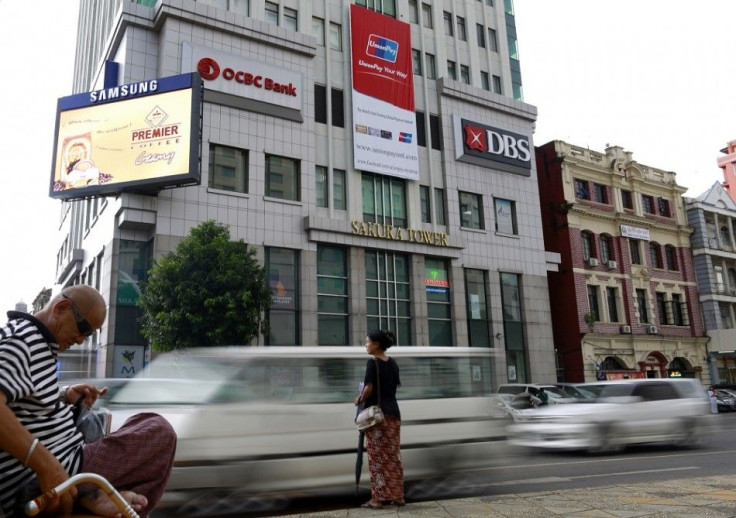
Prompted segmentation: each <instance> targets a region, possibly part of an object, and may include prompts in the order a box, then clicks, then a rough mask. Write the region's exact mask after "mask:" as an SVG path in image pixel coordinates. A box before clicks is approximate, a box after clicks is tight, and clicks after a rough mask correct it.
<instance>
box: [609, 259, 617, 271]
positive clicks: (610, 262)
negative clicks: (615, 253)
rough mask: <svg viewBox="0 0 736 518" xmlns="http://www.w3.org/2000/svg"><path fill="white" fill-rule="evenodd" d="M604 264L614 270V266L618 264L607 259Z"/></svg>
mask: <svg viewBox="0 0 736 518" xmlns="http://www.w3.org/2000/svg"><path fill="white" fill-rule="evenodd" d="M606 265H607V266H608V267H609V268H610V269H611V270H614V269H615V268H616V267H617V266H618V264H616V261H608V262H607V263H606Z"/></svg>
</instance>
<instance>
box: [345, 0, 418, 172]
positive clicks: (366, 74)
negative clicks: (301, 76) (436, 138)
mask: <svg viewBox="0 0 736 518" xmlns="http://www.w3.org/2000/svg"><path fill="white" fill-rule="evenodd" d="M350 42H351V59H352V82H353V90H352V93H353V154H354V166H355V168H356V169H357V170H359V171H372V172H376V173H380V174H386V175H391V176H398V177H400V178H406V179H409V180H418V179H419V161H418V148H417V122H416V113H415V111H414V75H413V70H412V55H411V32H410V30H409V24H408V23H404V22H400V21H398V20H396V19H394V18H391V17H390V16H385V15H383V14H380V13H377V12H374V11H371V10H370V9H366V8H364V7H361V6H358V5H355V4H352V5H351V6H350Z"/></svg>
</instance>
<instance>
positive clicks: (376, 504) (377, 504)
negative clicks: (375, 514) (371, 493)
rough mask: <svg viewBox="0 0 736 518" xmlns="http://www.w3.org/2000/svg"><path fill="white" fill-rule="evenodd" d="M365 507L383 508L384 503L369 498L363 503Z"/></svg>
mask: <svg viewBox="0 0 736 518" xmlns="http://www.w3.org/2000/svg"><path fill="white" fill-rule="evenodd" d="M360 507H362V508H363V509H382V508H383V504H382V503H381V502H374V501H373V500H368V501H367V502H366V503H364V504H363V505H361V506H360Z"/></svg>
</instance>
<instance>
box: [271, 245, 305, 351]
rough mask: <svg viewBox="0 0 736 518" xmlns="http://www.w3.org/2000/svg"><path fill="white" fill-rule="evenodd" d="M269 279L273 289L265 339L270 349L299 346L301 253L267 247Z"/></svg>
mask: <svg viewBox="0 0 736 518" xmlns="http://www.w3.org/2000/svg"><path fill="white" fill-rule="evenodd" d="M265 255H266V265H265V266H266V275H267V276H268V285H269V288H271V306H270V307H269V309H268V315H267V317H266V318H268V323H269V325H270V328H271V331H270V333H269V334H268V336H266V343H267V344H268V345H299V344H300V343H301V340H300V339H299V335H300V333H299V251H298V250H291V249H288V248H270V247H266V249H265Z"/></svg>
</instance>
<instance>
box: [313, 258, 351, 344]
mask: <svg viewBox="0 0 736 518" xmlns="http://www.w3.org/2000/svg"><path fill="white" fill-rule="evenodd" d="M348 271H349V270H348V259H347V251H346V250H345V249H344V248H339V247H333V246H324V245H317V342H318V343H319V345H346V344H348V343H350V341H349V338H348V313H349V308H348Z"/></svg>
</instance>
